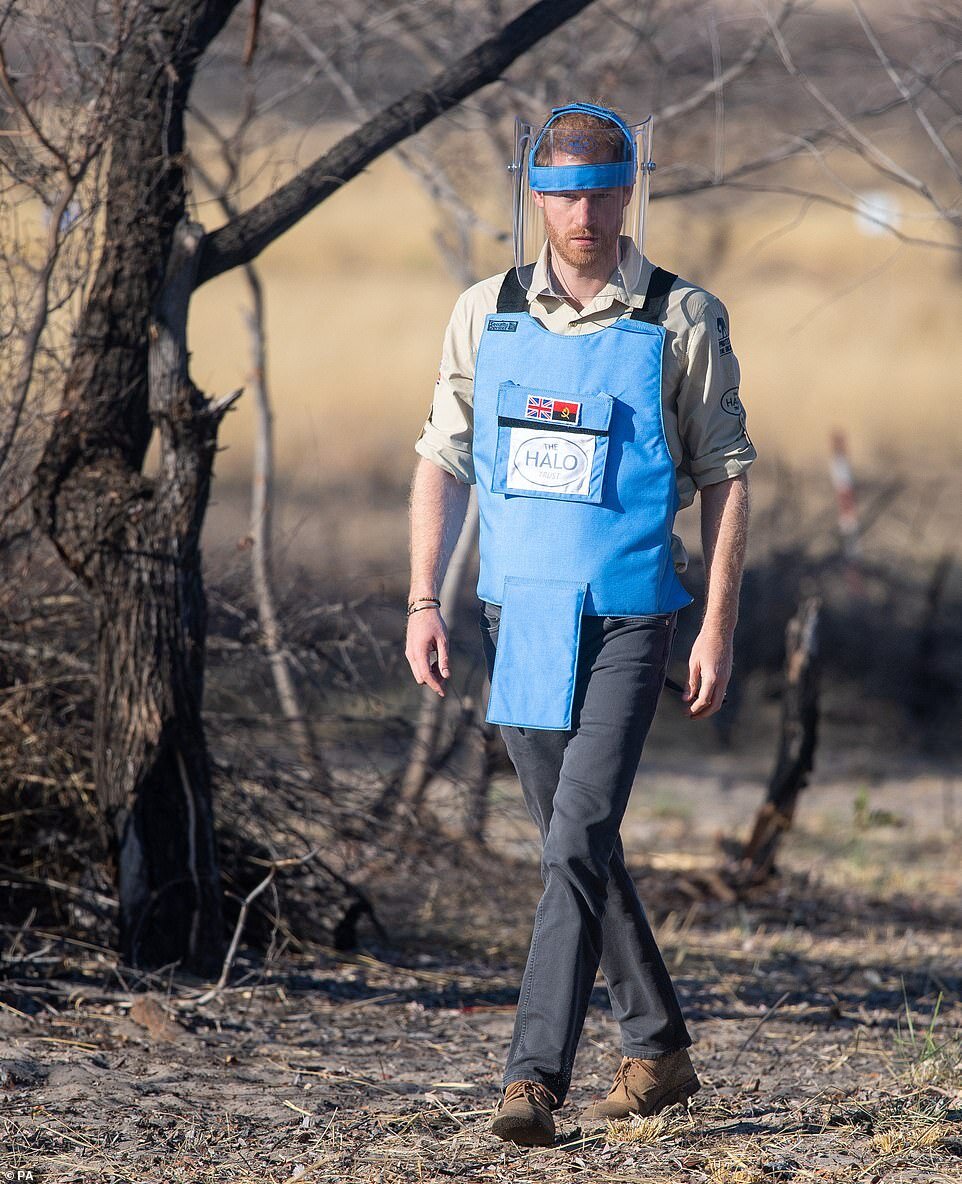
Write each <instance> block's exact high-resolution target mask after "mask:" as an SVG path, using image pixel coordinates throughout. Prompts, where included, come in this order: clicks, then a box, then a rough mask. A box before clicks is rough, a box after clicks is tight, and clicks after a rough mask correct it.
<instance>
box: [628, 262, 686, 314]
mask: <svg viewBox="0 0 962 1184" xmlns="http://www.w3.org/2000/svg"><path fill="white" fill-rule="evenodd" d="M676 279H678V276H677V275H676V274H675V273H674V272H673V271H665V270H664V268H661V267H656V268H655V270H654V271H653V272H652V273H651V279H650V280H649V281H648V291H647V292H646V293H645V303H644V304H643V305H642V306H641V308H635V309H633V310H632V313H631V320H633V321H647V322H648V324H650V325H656V324H658V322H659V321H661V320H663V319H664V316H665V308H666V307H667V305H668V293H669V292H670V291H671V286H672V284H673V283H674V282H675V280H676Z"/></svg>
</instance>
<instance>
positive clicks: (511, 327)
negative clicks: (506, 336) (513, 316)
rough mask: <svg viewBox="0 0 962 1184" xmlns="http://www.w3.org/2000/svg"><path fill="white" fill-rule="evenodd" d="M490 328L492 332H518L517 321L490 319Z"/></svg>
mask: <svg viewBox="0 0 962 1184" xmlns="http://www.w3.org/2000/svg"><path fill="white" fill-rule="evenodd" d="M488 328H489V329H490V330H491V332H492V333H516V332H517V331H518V322H517V321H488Z"/></svg>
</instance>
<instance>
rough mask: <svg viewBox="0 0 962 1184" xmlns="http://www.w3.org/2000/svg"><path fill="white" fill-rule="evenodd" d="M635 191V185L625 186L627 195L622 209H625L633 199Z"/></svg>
mask: <svg viewBox="0 0 962 1184" xmlns="http://www.w3.org/2000/svg"><path fill="white" fill-rule="evenodd" d="M634 192H635V187H634V185H627V186H626V187H625V196H624V200H623V201H622V203H621V208H622V209H625V208H626V206H627V205H628V203H629V202H630V201H631V197H632V194H633V193H634Z"/></svg>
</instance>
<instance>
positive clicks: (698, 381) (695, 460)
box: [414, 251, 755, 571]
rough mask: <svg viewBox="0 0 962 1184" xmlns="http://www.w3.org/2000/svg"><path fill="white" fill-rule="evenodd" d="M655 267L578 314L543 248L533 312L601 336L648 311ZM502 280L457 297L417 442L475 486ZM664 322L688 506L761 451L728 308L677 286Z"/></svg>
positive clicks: (672, 429) (669, 426)
mask: <svg viewBox="0 0 962 1184" xmlns="http://www.w3.org/2000/svg"><path fill="white" fill-rule="evenodd" d="M653 270H654V266H653V264H652V263H651V262H650V261H649V260H648V259H647V258H645V259H644V260H643V261H642V267H641V274H640V277H639V280H638V283H637V284H636V285H635V288H634V290H633V291H631V292H627V291H626V290H625V288H624V286H623V284H622V283H621V282H620V279H615V280H613V281H612V282H609V283H608V284H607V285H606V286H605V287H604V288H602V290H601V291H600V292H599V293H598V295H597V296H596V297H595V298H594V300H592V301H591V302H590V303H589V304H587V305H585V307H584V308H583V309H582V310H581V311H580V312H579V311H578V310H577V309H575V308H574V307H572V305H571V304H569V303H568V302H567V301H566V300H565V299H564V298H563V296H562V295H561V294H560V293H559V292H558V291H557V290H556V288H555V286H554V284H553V279H552V276H551V272H550V268H549V267H548V265H547V257H546V252H544V251H543V252H542V254H541V257H540V258H539V259H538V261H537V263H536V264H535V267H534V271H533V274H532V277H531V286H530V288H529V289H528V301H529V310H530V312H531V315H532V316H533V317H535V319H536V320H538V321H539V322H540V323H541V324H542V325H544V327H545V328H546V329H550V330H551V332H552V333H564V334H572V335H577V334H581V333H596V332H598V331H599V330H601V329H605V328H607V327H608V326H609V325H611V324H613V323H614V321H616V320H617V319H618V317H620V316H622V315H623V314H624V313H625V311H626V310H627V309H629V308H637V307H640V306H641V305H643V304H644V302H645V292H646V291H647V289H648V281H649V279H650V278H651V273H652V271H653ZM615 275H616V276H617V275H618V273H617V272H616V273H615ZM503 278H504V277H503V275H495V276H491V278H490V279H486V280H482V281H481V282H480V283H478V284H475V285H474V286H473V287H471V288H468V289H467V291H465V292H462V294H461V295H460V296H459V297H458V300H457V303H456V304H455V306H454V311H453V312H452V314H451V320H450V322H449V323H448V327H447V331H446V333H445V335H444V345H443V348H442V351H441V366H440V370H439V372H438V380H437V384H436V386H435V388H434V401H433V403H432V404H431V412H430V414H429V416H428V418H427V420H426V422H425V424H424V427H423V428H422V429H421V434H420V435H419V436H418V439H417V442H416V443H415V445H414V447H415V449H416V450H417V452H418V453H420V455H421V456H424V457H426V458H427V459H428V460H430V461H433V462H434V463H435V464H436V465H439V466H440V467H441V468H442V469H446V470H447V471H448V472H449V473H451V474H453V475H454V476H455V477H457V478H458V480H459V481H463V482H465V483H467V484H473V483H474V480H475V476H474V462H473V458H472V454H471V440H472V434H473V427H474V408H473V398H474V364H475V359H476V358H477V354H478V345H479V343H480V341H481V336H482V333H483V332H484V320H485V316H486V315H487V314H488V313H490V312H495V311H496V309H497V301H498V292H499V290H500V288H501V282H502V280H503ZM662 323H663V324H664V326H665V331H666V338H665V352H664V355H663V361H662V385H661V397H662V412H663V420H664V426H665V437H666V440H667V442H668V450H669V452H670V453H671V458H672V460H673V461H674V462H675V476H676V480H677V483H678V497H679V508H680V509H683V508H684V507H686V506H690V505H691V503H692V502H693V500H694V497H695V490H696V489H701V488H703V487H704V486H705V485H713V484H715V483H716V482H718V481H725V480H727V479H728V478H729V477H737V476H738V474H739V473H743V472H744V471H745V470H746V469H747V468H748V466H749V465H750V464H751V463H752V461H753V460H754V459H755V449H754V446H753V445H752V442H751V440H750V439H749V437H748V433H747V431H746V430H745V412H744V408H743V407H742V405H741V401H740V400H739V397H738V382H739V370H738V360H737V358H736V357H735V354H734V353H733V352H732V347H731V339H730V336H729V325H728V313H727V312H726V310H725V306H724V305H723V304H722V302H721V301H720V300H719V299H718V298H717V297H716V296H712V295H711V293H710V292H706V291H705V290H704V289H702V288H699V287H696V286H695V285H694V284H691V283H689V282H688V281H687V280H683V279H677V280H676V281H675V283H674V285H673V286H672V289H671V292H670V293H669V296H668V304H667V307H666V309H665V315H664V320H663V322H662ZM672 557H673V559H674V563H675V569H676V570H677V571H684V570H685V568H686V567H687V566H688V555H687V553H686V552H685V548H684V546H683V545H682V542H681V539H679V538H678V536H677V535H672Z"/></svg>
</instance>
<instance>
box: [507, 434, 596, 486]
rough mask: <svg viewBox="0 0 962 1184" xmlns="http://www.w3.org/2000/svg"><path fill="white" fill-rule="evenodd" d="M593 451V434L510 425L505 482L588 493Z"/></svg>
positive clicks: (512, 484)
mask: <svg viewBox="0 0 962 1184" xmlns="http://www.w3.org/2000/svg"><path fill="white" fill-rule="evenodd" d="M594 452H595V439H594V437H593V436H588V435H579V434H577V433H574V432H564V433H562V432H538V431H536V430H535V431H533V430H530V429H526V428H513V429H512V431H511V446H510V451H509V458H508V479H507V485H508V487H509V488H513V489H532V490H537V489H542V490H546V491H547V490H551V491H553V492H556V493H580V494H587V492H588V486H589V482H590V479H591V463H592V461H593V460H594Z"/></svg>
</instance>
